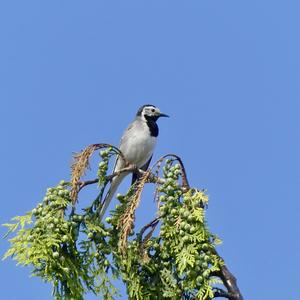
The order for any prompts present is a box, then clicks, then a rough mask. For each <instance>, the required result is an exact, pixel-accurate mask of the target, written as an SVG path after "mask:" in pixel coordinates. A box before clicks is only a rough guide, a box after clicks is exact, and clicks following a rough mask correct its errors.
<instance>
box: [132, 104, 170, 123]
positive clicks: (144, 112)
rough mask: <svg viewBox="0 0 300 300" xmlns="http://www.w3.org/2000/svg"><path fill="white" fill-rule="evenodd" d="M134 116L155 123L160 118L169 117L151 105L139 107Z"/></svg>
mask: <svg viewBox="0 0 300 300" xmlns="http://www.w3.org/2000/svg"><path fill="white" fill-rule="evenodd" d="M136 115H137V117H141V118H142V119H145V120H153V121H157V120H158V118H160V117H169V116H168V115H166V114H164V113H162V112H161V111H160V110H159V108H158V107H156V106H154V105H151V104H146V105H143V106H142V107H140V108H139V110H138V112H137V114H136Z"/></svg>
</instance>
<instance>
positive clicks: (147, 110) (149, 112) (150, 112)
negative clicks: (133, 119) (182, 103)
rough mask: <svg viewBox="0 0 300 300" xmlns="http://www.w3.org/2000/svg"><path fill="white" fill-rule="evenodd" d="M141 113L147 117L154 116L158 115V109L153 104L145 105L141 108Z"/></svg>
mask: <svg viewBox="0 0 300 300" xmlns="http://www.w3.org/2000/svg"><path fill="white" fill-rule="evenodd" d="M143 115H144V116H149V117H155V116H159V115H160V110H159V109H158V108H157V107H154V106H146V107H144V109H143Z"/></svg>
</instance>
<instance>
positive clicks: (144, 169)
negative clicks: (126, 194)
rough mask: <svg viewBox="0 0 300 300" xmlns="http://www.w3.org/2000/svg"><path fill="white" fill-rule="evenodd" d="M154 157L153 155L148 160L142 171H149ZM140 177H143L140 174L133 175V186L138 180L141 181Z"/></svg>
mask: <svg viewBox="0 0 300 300" xmlns="http://www.w3.org/2000/svg"><path fill="white" fill-rule="evenodd" d="M152 156H153V155H151V156H150V158H149V160H148V161H147V162H146V163H145V164H144V165H143V166H142V167H141V168H140V169H141V170H143V171H147V169H148V167H149V165H150V162H151V159H152ZM140 177H141V175H139V174H137V173H135V172H133V173H132V180H131V185H133V184H134V183H135V182H136V181H137V180H139V179H140Z"/></svg>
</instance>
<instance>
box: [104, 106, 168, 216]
mask: <svg viewBox="0 0 300 300" xmlns="http://www.w3.org/2000/svg"><path fill="white" fill-rule="evenodd" d="M160 117H169V116H168V115H167V114H164V113H162V112H161V111H160V109H159V108H157V107H156V106H155V105H152V104H145V105H143V106H142V107H140V108H139V109H138V111H137V113H136V116H135V119H134V120H133V122H132V123H130V124H129V126H128V127H127V129H126V130H125V132H124V133H123V136H122V138H121V141H120V144H119V149H120V151H121V152H122V154H123V156H124V158H125V160H126V161H124V159H123V158H122V157H121V156H120V155H118V156H117V157H116V161H115V165H114V168H113V174H114V173H115V172H117V171H119V170H121V169H122V168H124V167H125V165H126V162H127V163H130V164H132V165H134V166H136V167H137V168H139V169H142V170H144V171H146V170H147V169H148V166H149V164H150V161H151V159H152V156H153V151H154V148H155V145H156V140H157V137H158V133H159V128H158V125H157V123H156V122H157V120H158V119H159V118H160ZM129 173H130V172H122V173H120V174H119V175H117V176H115V177H113V178H112V180H111V183H110V187H109V190H108V192H107V193H106V195H105V198H104V200H103V202H102V205H101V209H100V213H99V217H100V221H101V220H102V218H103V216H104V214H105V212H106V210H107V208H108V206H109V204H110V202H111V200H112V198H113V196H114V194H115V192H116V190H117V189H118V186H119V185H120V183H121V182H122V180H123V179H124V178H125V177H126V176H127V175H128V174H129ZM138 179H139V175H138V174H137V173H134V172H133V174H132V181H131V184H134V183H135V182H136V181H137V180H138Z"/></svg>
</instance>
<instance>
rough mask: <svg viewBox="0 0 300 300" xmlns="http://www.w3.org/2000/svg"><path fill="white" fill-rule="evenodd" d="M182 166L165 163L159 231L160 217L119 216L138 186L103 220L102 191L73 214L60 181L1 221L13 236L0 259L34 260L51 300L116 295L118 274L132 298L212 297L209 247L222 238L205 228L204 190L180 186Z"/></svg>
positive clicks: (105, 155)
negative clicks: (139, 224) (143, 220)
mask: <svg viewBox="0 0 300 300" xmlns="http://www.w3.org/2000/svg"><path fill="white" fill-rule="evenodd" d="M111 154H112V150H111V149H108V150H105V151H102V152H101V157H102V162H101V163H100V164H99V169H98V173H97V174H98V178H99V185H100V188H101V193H102V192H103V186H104V185H105V183H106V180H107V179H106V172H107V170H108V163H109V159H110V157H111ZM181 172H182V170H181V167H180V165H178V164H174V161H173V160H167V161H166V163H165V166H164V168H163V178H164V183H163V184H161V185H158V187H157V196H158V199H159V211H158V214H159V221H160V230H159V232H158V233H157V234H155V232H156V231H154V229H155V226H156V224H157V223H158V222H156V223H155V225H151V226H148V227H145V228H144V229H143V230H141V231H140V232H139V231H135V228H134V224H131V223H130V222H131V221H130V220H127V219H126V218H125V217H124V216H129V215H130V214H126V212H128V207H134V209H135V208H136V207H135V206H130V204H131V203H132V201H136V202H137V200H138V199H136V198H135V199H134V195H136V189H137V188H139V187H136V186H133V187H131V188H130V189H129V191H128V193H127V194H126V195H124V196H122V195H118V196H117V198H118V200H119V202H120V204H118V205H117V207H116V208H115V209H114V210H113V211H112V212H111V216H110V217H107V218H106V220H105V222H104V223H103V224H100V223H99V221H98V211H99V197H97V199H96V201H94V203H93V204H92V205H91V206H90V207H88V208H86V209H84V210H83V213H81V214H78V213H75V212H74V210H72V201H71V198H70V186H69V185H68V183H65V182H61V183H60V184H59V185H57V186H56V187H54V188H50V189H48V190H47V193H46V196H45V198H44V199H43V201H42V202H41V203H39V204H38V205H37V206H36V207H35V208H34V209H32V211H30V212H29V213H27V214H26V215H24V216H18V217H15V218H13V221H14V222H13V223H12V224H4V226H6V227H7V228H8V234H14V236H13V237H12V238H11V239H10V240H9V241H10V248H9V250H8V251H7V252H6V254H5V255H4V258H8V257H12V258H13V259H15V260H16V261H17V263H18V264H20V265H24V266H28V265H30V266H32V267H33V272H32V274H33V275H35V276H39V277H41V278H42V279H43V280H44V281H46V282H51V283H52V285H53V296H54V298H55V299H83V297H84V295H85V294H86V293H87V292H89V291H91V292H93V293H95V294H96V295H98V294H99V295H102V297H103V299H114V296H115V295H117V294H118V292H117V290H116V289H115V287H114V286H113V284H112V283H111V278H121V279H122V280H123V282H124V283H125V284H126V287H127V294H128V297H129V299H137V300H138V299H190V298H192V297H194V298H197V299H200V300H207V299H211V298H213V286H214V284H216V283H218V280H217V278H216V277H215V276H214V273H215V271H218V270H219V268H220V266H221V264H222V263H223V262H222V261H221V260H220V258H219V257H218V256H217V255H216V254H215V252H214V247H215V245H216V244H217V243H218V242H219V240H218V239H217V238H216V237H215V236H214V235H212V234H211V233H210V232H209V230H208V228H207V226H206V221H205V209H204V208H205V205H206V204H207V201H208V198H207V195H206V194H205V193H204V192H203V191H199V190H196V189H189V190H188V191H185V190H183V188H182V187H181V185H180V179H181ZM101 193H100V194H101ZM133 199H134V200H133ZM136 204H138V202H137V203H136ZM133 214H134V211H133ZM125 227H126V228H127V231H128V228H129V229H130V230H129V231H128V232H127V231H126V234H125V238H126V240H125V244H126V248H124V243H121V242H120V240H121V239H123V238H124V228H125ZM149 229H151V230H150V231H149ZM148 231H149V232H148ZM145 232H148V233H147V234H146V235H145Z"/></svg>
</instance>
